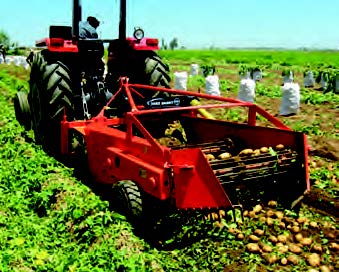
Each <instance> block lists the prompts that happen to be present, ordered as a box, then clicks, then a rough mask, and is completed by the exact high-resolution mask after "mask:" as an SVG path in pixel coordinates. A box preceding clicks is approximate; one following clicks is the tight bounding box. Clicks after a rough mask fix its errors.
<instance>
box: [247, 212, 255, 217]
mask: <svg viewBox="0 0 339 272" xmlns="http://www.w3.org/2000/svg"><path fill="white" fill-rule="evenodd" d="M248 216H249V217H250V218H255V217H256V214H255V211H250V212H249V213H248Z"/></svg>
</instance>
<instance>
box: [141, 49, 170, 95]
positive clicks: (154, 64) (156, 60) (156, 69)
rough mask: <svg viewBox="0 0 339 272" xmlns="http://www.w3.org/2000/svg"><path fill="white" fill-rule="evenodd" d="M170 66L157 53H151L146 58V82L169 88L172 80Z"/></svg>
mask: <svg viewBox="0 0 339 272" xmlns="http://www.w3.org/2000/svg"><path fill="white" fill-rule="evenodd" d="M168 73H169V68H168V66H167V65H166V64H165V63H164V62H163V61H162V59H161V58H160V57H159V56H158V55H157V54H155V53H154V54H150V55H149V56H147V57H146V59H145V76H146V81H147V82H146V83H148V84H149V85H151V86H156V87H164V88H169V87H170V84H169V82H170V81H171V78H170V76H169V75H168Z"/></svg>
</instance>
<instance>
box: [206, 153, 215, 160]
mask: <svg viewBox="0 0 339 272" xmlns="http://www.w3.org/2000/svg"><path fill="white" fill-rule="evenodd" d="M205 157H206V159H207V160H208V161H213V160H215V157H214V155H213V154H206V155H205Z"/></svg>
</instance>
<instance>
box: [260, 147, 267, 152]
mask: <svg viewBox="0 0 339 272" xmlns="http://www.w3.org/2000/svg"><path fill="white" fill-rule="evenodd" d="M268 151H269V148H268V147H266V146H263V147H262V148H260V152H261V153H267V152H268Z"/></svg>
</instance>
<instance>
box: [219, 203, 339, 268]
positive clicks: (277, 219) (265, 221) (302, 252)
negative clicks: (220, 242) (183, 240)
mask: <svg viewBox="0 0 339 272" xmlns="http://www.w3.org/2000/svg"><path fill="white" fill-rule="evenodd" d="M276 207H277V202H276V201H270V202H269V203H268V205H267V206H266V207H265V208H264V207H263V206H262V205H256V206H255V207H254V208H253V209H252V210H250V211H249V210H246V211H244V213H243V215H244V222H242V224H239V225H238V227H237V228H229V229H228V232H230V233H231V234H233V235H234V237H235V239H237V240H239V241H243V242H244V245H245V248H246V251H248V252H249V253H254V254H258V255H260V256H261V257H262V258H263V259H264V260H265V261H266V263H267V264H268V265H272V264H277V263H279V264H280V265H283V266H284V265H292V266H293V265H298V264H299V265H300V264H302V263H306V264H307V265H308V266H310V267H313V268H319V269H320V271H333V270H334V269H337V267H334V266H333V265H330V264H329V263H331V262H336V261H338V257H336V256H337V254H338V253H339V244H338V243H337V236H338V230H337V229H336V227H335V226H334V225H332V224H331V223H329V222H327V221H324V222H322V223H321V224H320V223H319V222H316V221H312V220H310V219H309V218H307V217H306V216H300V215H299V217H292V216H288V215H287V214H285V212H284V211H281V210H277V209H276ZM219 224H220V223H219ZM329 256H330V257H329ZM329 258H332V259H333V258H334V259H333V260H332V261H331V262H329ZM326 259H327V261H326ZM335 260H336V261H335ZM315 271H318V270H315Z"/></svg>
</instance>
